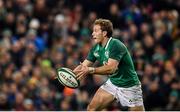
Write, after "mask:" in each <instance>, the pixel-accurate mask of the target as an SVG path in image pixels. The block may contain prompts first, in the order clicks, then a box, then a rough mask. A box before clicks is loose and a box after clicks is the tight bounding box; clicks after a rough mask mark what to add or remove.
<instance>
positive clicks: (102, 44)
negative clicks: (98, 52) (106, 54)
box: [101, 37, 109, 47]
mask: <svg viewBox="0 0 180 112" xmlns="http://www.w3.org/2000/svg"><path fill="white" fill-rule="evenodd" d="M108 40H109V38H107V37H105V38H104V39H103V41H102V43H101V46H102V47H105V45H106V43H107V42H108Z"/></svg>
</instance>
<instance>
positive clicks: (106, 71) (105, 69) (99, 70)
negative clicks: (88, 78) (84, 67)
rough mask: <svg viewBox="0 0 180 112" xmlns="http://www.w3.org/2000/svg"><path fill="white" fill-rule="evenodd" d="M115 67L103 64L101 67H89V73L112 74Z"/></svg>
mask: <svg viewBox="0 0 180 112" xmlns="http://www.w3.org/2000/svg"><path fill="white" fill-rule="evenodd" d="M116 69H117V68H116V67H114V66H109V65H104V66H101V67H96V68H94V67H89V71H90V74H99V75H109V74H113V73H114V72H115V71H116Z"/></svg>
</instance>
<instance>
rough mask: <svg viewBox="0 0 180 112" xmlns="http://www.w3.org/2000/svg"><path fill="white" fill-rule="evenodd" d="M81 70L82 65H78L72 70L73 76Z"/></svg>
mask: <svg viewBox="0 0 180 112" xmlns="http://www.w3.org/2000/svg"><path fill="white" fill-rule="evenodd" d="M81 68H82V65H81V64H80V65H78V66H77V67H76V68H75V69H74V70H73V72H74V73H75V74H78V72H79V71H80V70H81Z"/></svg>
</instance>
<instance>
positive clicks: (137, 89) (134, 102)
mask: <svg viewBox="0 0 180 112" xmlns="http://www.w3.org/2000/svg"><path fill="white" fill-rule="evenodd" d="M100 88H102V89H103V90H105V91H107V92H108V93H110V94H112V95H113V96H114V97H115V98H116V100H117V102H120V103H121V105H122V106H127V107H135V106H143V96H142V90H141V85H135V86H132V87H129V88H122V87H118V86H115V85H114V84H112V83H111V81H110V79H108V80H107V81H106V82H105V83H104V84H103V85H102V86H101V87H100Z"/></svg>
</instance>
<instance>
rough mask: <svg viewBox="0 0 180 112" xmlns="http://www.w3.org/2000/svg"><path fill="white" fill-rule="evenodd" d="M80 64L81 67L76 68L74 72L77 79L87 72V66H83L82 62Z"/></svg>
mask: <svg viewBox="0 0 180 112" xmlns="http://www.w3.org/2000/svg"><path fill="white" fill-rule="evenodd" d="M80 65H81V69H78V70H76V73H77V75H76V78H77V79H78V80H81V79H82V78H83V77H85V76H86V75H87V74H88V73H89V69H88V66H84V65H82V64H80Z"/></svg>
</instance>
